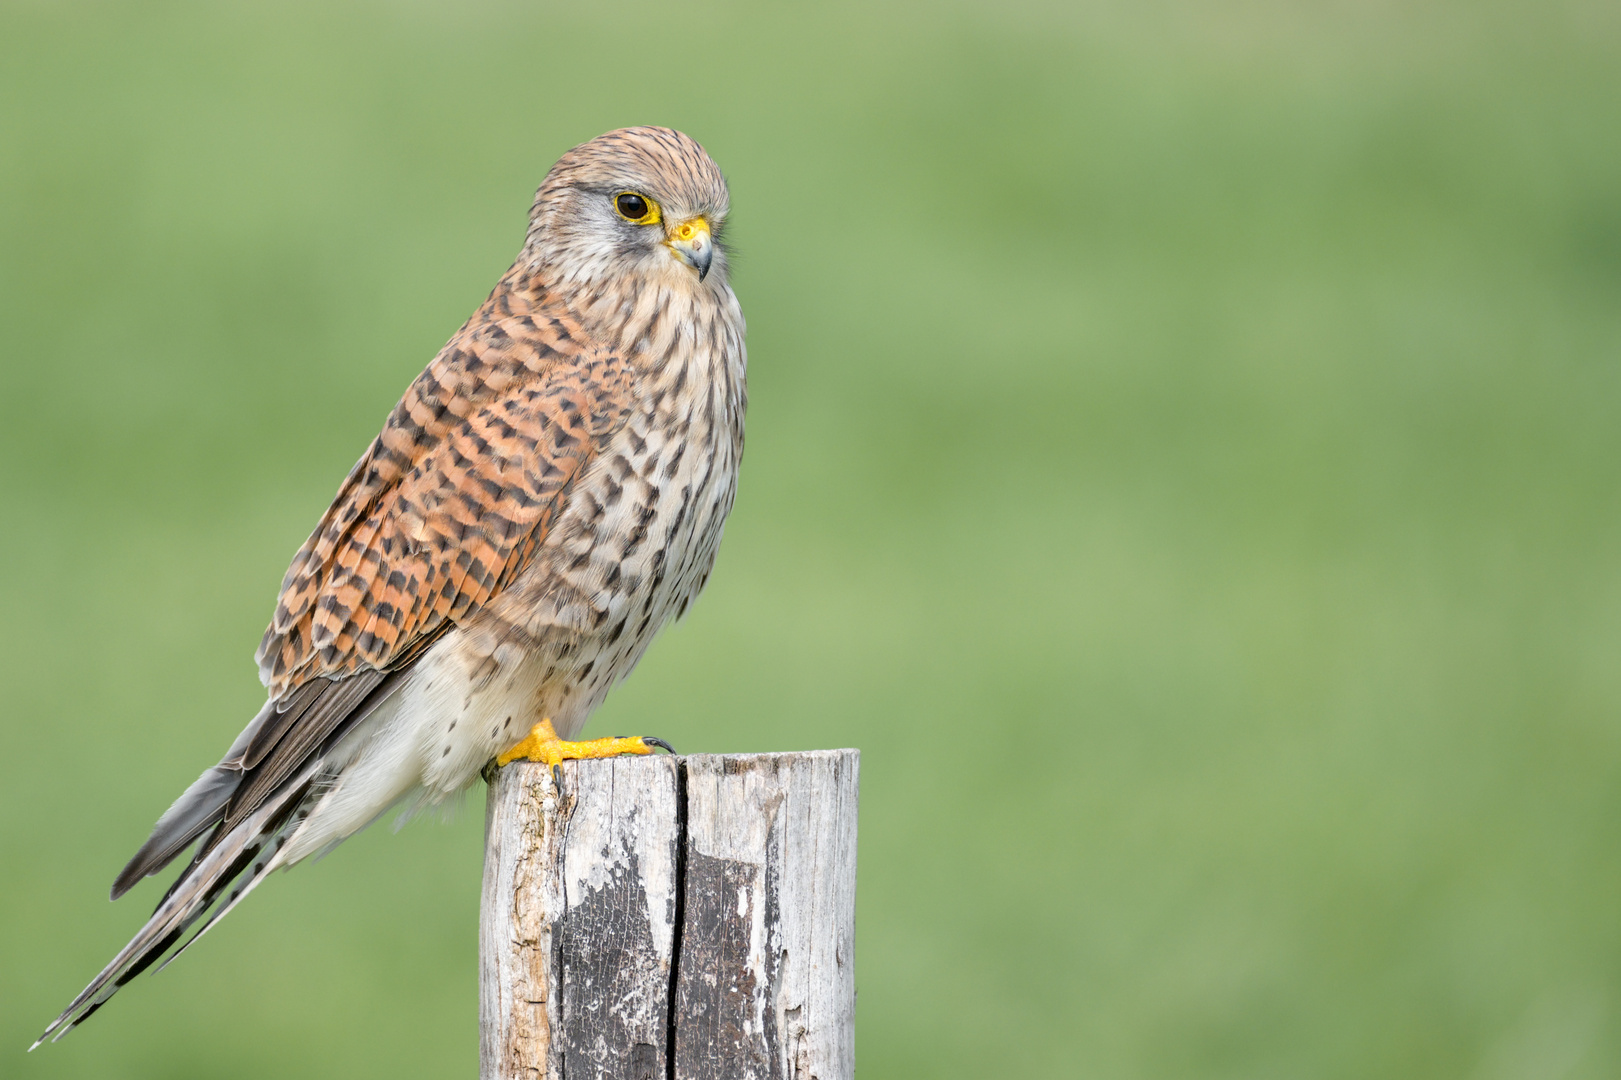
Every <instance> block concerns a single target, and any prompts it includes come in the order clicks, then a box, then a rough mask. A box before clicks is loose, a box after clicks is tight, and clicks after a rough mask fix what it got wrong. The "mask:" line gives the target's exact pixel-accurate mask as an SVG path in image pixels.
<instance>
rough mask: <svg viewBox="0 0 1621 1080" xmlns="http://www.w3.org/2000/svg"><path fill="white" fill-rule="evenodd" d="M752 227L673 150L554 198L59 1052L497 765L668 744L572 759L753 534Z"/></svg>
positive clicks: (336, 542)
mask: <svg viewBox="0 0 1621 1080" xmlns="http://www.w3.org/2000/svg"><path fill="white" fill-rule="evenodd" d="M728 206H729V196H728V193H727V187H726V180H725V177H723V176H722V175H721V172H720V169H719V168H718V167H717V166H716V164H715V163H714V161H713V160H711V159H710V157H709V155H708V154H707V153H705V152H704V149H703V148H702V147H701V146H699V145H698V144H697V143H696V142H694V141H693V140H692V139H690V138H688V137H687V136H686V135H683V134H682V133H680V132H678V131H672V130H670V129H668V128H659V127H637V128H625V129H623V130H620V131H612V132H609V133H608V134H606V135H603V136H601V137H599V138H596V139H593V140H591V141H590V142H588V143H585V144H583V145H581V146H577V147H575V148H574V149H573V150H570V151H569V152H568V153H567V154H564V155H563V157H562V159H561V160H559V161H558V162H557V164H556V165H555V166H553V167H552V170H551V171H550V172H549V173H547V175H546V179H545V181H544V182H543V183H542V184H541V186H540V190H539V191H538V192H537V193H536V195H535V202H534V206H533V208H532V209H531V210H530V213H529V231H528V235H527V237H526V238H525V240H524V244H523V248H522V250H521V251H519V253H518V258H517V261H516V262H514V263H513V264H512V268H511V269H510V270H508V271H507V272H506V273H505V274H504V275H503V276H502V278H501V280H500V281H499V282H497V283H496V286H495V290H494V291H493V292H491V293H490V297H489V299H488V300H486V301H485V302H484V303H483V304H482V305H481V306H480V307H479V309H478V310H477V311H476V312H474V313H473V317H472V318H470V319H468V320H467V323H466V325H464V326H463V327H462V328H461V329H460V330H459V331H457V332H456V334H455V336H454V337H452V338H451V339H450V341H449V343H447V344H446V345H445V347H444V348H443V349H442V350H440V352H439V355H438V356H436V357H434V359H433V362H432V363H430V364H429V365H428V367H427V369H426V370H425V371H423V373H422V374H421V375H420V376H418V377H417V379H416V381H415V382H413V383H412V384H411V386H410V387H409V388H408V389H407V390H406V392H405V396H404V397H403V398H401V399H400V402H399V404H397V405H396V406H394V410H393V411H392V412H391V413H390V414H389V416H388V420H387V422H386V423H385V424H384V425H383V430H382V433H381V434H379V435H378V436H377V438H376V439H374V440H373V441H372V444H371V446H370V447H369V448H368V449H367V450H366V452H365V454H364V455H363V456H362V457H361V459H360V461H359V462H358V463H357V464H356V465H355V467H354V469H353V470H352V471H351V472H350V473H349V476H348V479H346V480H345V481H344V482H343V485H342V486H341V487H340V488H339V489H338V494H337V497H336V498H335V499H334V500H333V502H332V506H331V507H330V508H329V509H328V510H327V512H326V514H325V515H324V516H323V517H322V518H321V521H320V523H319V524H317V525H316V527H315V531H314V532H313V533H311V534H310V538H309V539H308V540H307V541H305V543H304V546H303V547H301V548H300V549H299V551H298V553H297V554H296V555H295V556H293V563H292V566H291V567H290V568H289V569H288V571H287V576H286V578H285V579H284V580H283V582H282V587H281V595H280V597H279V598H278V600H277V602H276V611H275V616H274V617H273V618H272V619H271V622H270V628H269V629H268V630H266V631H265V635H264V640H263V641H262V642H261V643H260V645H259V651H258V662H259V674H260V678H261V679H262V680H263V682H264V684H265V687H266V689H267V690H268V692H269V700H268V701H267V702H266V703H265V706H264V708H263V709H261V710H260V711H259V714H258V715H257V716H255V717H254V718H253V720H252V721H251V722H250V723H249V724H248V726H247V727H246V728H245V729H244V730H243V732H242V734H240V735H239V736H237V739H236V741H235V742H234V743H232V744H231V748H230V749H229V750H228V751H226V754H225V757H224V758H223V759H222V760H221V761H220V763H219V764H218V765H215V766H213V767H212V768H210V769H208V770H207V771H206V772H204V773H203V775H202V776H201V777H200V778H199V779H198V780H197V782H196V783H194V784H192V785H191V787H189V788H187V789H186V791H185V793H184V794H182V795H181V796H180V798H179V799H177V800H176V801H175V803H174V805H173V806H171V807H170V808H169V809H168V811H167V812H166V813H164V814H163V816H162V817H161V818H159V819H158V823H157V825H156V826H155V827H154V828H153V830H152V835H151V837H150V838H149V839H148V840H147V841H146V843H145V844H143V845H142V846H141V849H140V850H139V851H137V852H136V853H135V857H134V858H132V859H131V860H130V862H129V865H128V866H126V867H124V869H123V872H122V873H120V874H119V875H118V879H117V880H116V881H115V882H114V883H113V889H112V895H113V899H115V900H116V899H117V898H118V897H119V896H121V895H123V894H124V893H125V892H127V891H128V890H129V888H130V887H131V886H132V885H134V884H135V883H136V882H137V881H139V880H140V879H141V878H143V877H146V876H147V875H149V874H155V873H157V872H158V871H159V870H161V869H163V867H165V866H166V865H168V864H169V862H171V861H172V860H173V859H174V858H175V857H176V856H177V855H179V854H180V853H181V852H183V851H184V850H186V849H187V848H188V847H189V846H191V845H192V844H193V843H194V842H195V843H196V849H195V852H194V853H193V855H192V857H191V859H190V861H189V862H188V863H187V864H186V866H185V869H184V870H182V871H181V873H180V876H179V877H178V878H177V879H176V880H175V882H174V884H173V885H171V886H170V887H169V891H168V893H167V894H166V895H165V896H164V898H163V901H162V902H161V903H160V904H159V905H158V908H157V910H156V911H155V912H154V913H153V915H152V917H151V918H150V919H149V920H147V922H146V925H145V926H143V927H141V930H140V932H139V933H137V934H136V935H135V937H134V939H133V940H132V941H131V942H130V943H129V944H128V945H126V946H125V947H124V949H123V950H122V951H121V952H120V953H119V954H118V955H117V956H115V957H114V958H113V960H112V963H110V964H108V965H107V967H106V968H105V969H104V970H103V971H102V972H101V974H99V975H97V976H96V977H95V979H93V980H92V981H91V983H90V985H89V986H87V987H85V989H84V992H83V993H81V994H80V995H79V996H78V997H77V998H75V999H74V1000H73V1003H72V1004H71V1005H69V1006H68V1008H67V1010H66V1011H65V1012H63V1013H62V1015H61V1016H60V1017H58V1018H57V1019H56V1020H55V1022H53V1023H52V1024H51V1025H50V1027H48V1028H47V1029H46V1030H45V1034H44V1035H42V1036H41V1041H43V1040H44V1039H45V1038H49V1037H52V1036H54V1037H56V1038H60V1037H61V1036H62V1035H63V1034H65V1033H66V1032H67V1031H69V1030H71V1029H72V1028H73V1027H74V1026H75V1025H76V1024H78V1023H80V1022H81V1021H83V1020H84V1019H85V1018H86V1017H88V1016H89V1015H90V1014H91V1013H93V1012H95V1011H96V1009H98V1008H100V1007H101V1005H102V1004H103V1003H105V1002H106V1001H107V999H108V998H109V997H111V996H112V995H113V993H114V992H116V991H117V989H118V988H119V987H120V986H122V985H123V984H124V983H126V982H128V981H129V980H130V979H131V978H133V977H134V976H135V975H137V974H138V973H140V972H141V971H142V970H144V969H145V968H146V967H148V966H149V965H150V964H152V963H153V961H155V960H157V959H158V958H160V957H161V956H162V955H163V954H164V953H165V952H167V951H168V950H169V949H170V948H171V947H172V946H174V945H176V944H177V943H178V942H179V941H180V939H181V937H182V936H183V935H184V934H185V933H186V931H187V930H188V929H189V928H191V927H192V926H193V925H194V924H196V923H197V922H198V920H199V919H201V917H202V916H203V915H204V914H205V913H207V912H209V911H210V910H212V911H213V915H212V916H211V917H210V918H209V920H208V921H207V922H206V923H204V924H203V926H202V928H201V929H200V930H198V932H197V935H194V936H193V937H192V938H191V939H190V940H189V941H187V942H186V944H185V945H182V946H181V949H184V948H186V947H187V946H189V945H190V944H191V943H192V942H194V941H195V940H196V939H197V936H200V935H201V934H202V933H203V932H204V931H206V930H207V929H208V927H209V926H211V925H213V923H214V922H215V921H216V920H218V919H219V918H220V916H222V915H224V914H225V913H226V912H228V911H230V910H231V908H232V907H234V906H235V905H236V904H237V902H239V901H240V900H241V899H242V898H243V897H244V896H246V895H247V893H248V892H249V891H251V890H252V889H253V888H254V887H255V886H256V885H257V884H258V883H259V882H260V881H262V880H263V879H264V877H265V875H267V874H268V873H270V871H272V870H276V869H279V868H281V867H286V866H291V865H293V864H294V863H297V862H299V861H300V860H302V859H305V858H308V857H309V856H311V855H315V854H318V853H320V852H323V851H326V850H328V849H329V848H331V847H332V846H334V845H335V844H337V843H339V842H340V841H342V840H343V839H344V838H345V837H347V836H350V835H351V834H353V833H355V832H356V831H358V830H360V829H362V828H364V827H365V826H366V825H367V824H368V823H369V822H371V821H372V820H373V819H374V818H376V817H377V816H378V815H380V814H381V813H383V812H384V811H385V810H387V809H388V808H389V807H391V806H395V805H400V804H404V805H407V806H420V805H433V804H436V803H441V802H443V801H445V800H447V799H450V798H453V797H455V796H456V795H458V794H459V793H460V792H462V791H463V790H464V789H466V788H467V787H468V786H470V785H471V784H472V783H473V781H474V780H475V779H476V778H477V777H478V776H479V773H480V771H481V770H482V769H484V768H485V766H486V765H487V764H488V763H490V762H491V760H492V759H494V758H499V760H500V762H501V763H502V764H504V763H506V762H507V761H508V760H511V759H513V758H514V757H519V756H522V757H528V758H529V759H530V760H536V761H549V762H552V763H553V764H555V763H556V762H557V761H559V760H562V759H563V758H569V757H598V756H605V755H609V754H615V753H627V752H628V753H644V754H645V753H651V752H652V747H653V746H654V745H663V744H661V743H659V742H658V740H656V739H597V740H593V741H591V742H587V743H575V742H566V741H563V740H567V739H569V738H571V737H572V736H573V735H574V734H575V733H577V732H578V731H579V730H580V728H581V727H583V726H584V724H585V722H586V719H587V718H588V717H589V716H590V715H591V713H592V711H593V710H594V709H596V707H597V706H598V705H600V704H601V703H602V700H603V698H604V697H605V696H606V695H607V693H608V691H609V689H610V688H612V687H613V686H614V684H616V683H617V682H619V680H621V679H623V678H624V677H625V676H626V675H627V674H629V673H630V670H631V668H633V667H634V666H635V665H636V661H637V660H639V659H640V658H641V656H642V653H643V652H644V651H645V650H646V648H647V646H648V644H649V642H651V641H652V640H653V637H654V635H655V634H657V633H658V631H659V629H660V628H661V627H663V626H664V624H665V623H667V622H669V621H670V620H671V619H673V618H678V617H679V616H681V615H682V614H683V613H684V612H685V611H686V609H687V605H688V604H690V603H691V602H692V600H693V598H694V597H696V596H697V595H698V592H699V591H700V590H701V589H702V588H703V587H704V583H705V581H707V580H708V577H709V572H710V569H711V567H712V566H713V565H714V561H715V552H716V549H717V548H718V547H719V545H720V539H721V530H722V527H723V526H724V524H725V521H726V515H727V513H728V512H729V511H730V510H731V507H732V499H733V495H734V494H735V492H736V489H737V470H738V462H739V460H740V459H741V457H742V454H743V412H744V408H745V405H746V403H747V395H746V391H745V388H744V369H745V365H746V356H745V352H744V346H743V334H744V325H743V313H742V311H741V309H740V308H739V307H738V303H737V297H736V296H735V295H734V294H733V292H732V289H731V285H730V284H729V283H728V281H727V266H726V252H725V249H724V248H723V247H722V246H721V244H720V236H721V231H722V228H723V226H724V225H725V222H726V215H727V210H728ZM666 749H667V747H666ZM503 751H505V753H503ZM179 951H180V950H176V951H175V953H174V954H173V955H178V954H179ZM173 955H171V957H170V959H173ZM35 1045H36V1046H37V1045H38V1043H35Z"/></svg>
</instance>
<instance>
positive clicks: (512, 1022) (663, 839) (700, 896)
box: [479, 750, 860, 1080]
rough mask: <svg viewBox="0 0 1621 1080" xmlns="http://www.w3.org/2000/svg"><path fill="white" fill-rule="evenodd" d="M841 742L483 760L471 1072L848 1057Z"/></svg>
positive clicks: (675, 1071) (805, 1076)
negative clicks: (784, 749) (501, 763)
mask: <svg viewBox="0 0 1621 1080" xmlns="http://www.w3.org/2000/svg"><path fill="white" fill-rule="evenodd" d="M859 762H860V757H859V754H857V752H856V751H854V750H831V751H816V752H812V753H803V754H761V755H738V756H696V757H687V758H669V757H659V758H617V759H613V760H609V761H590V762H568V763H566V764H565V765H564V766H563V767H562V770H561V773H562V792H561V794H559V792H558V791H557V789H556V788H554V787H553V784H552V778H551V773H550V771H549V770H547V769H546V768H544V767H543V766H539V765H530V764H522V763H520V764H516V765H512V766H509V767H507V768H505V769H502V770H500V772H499V773H498V774H497V775H496V777H495V779H494V782H493V784H492V787H491V790H490V795H489V808H488V816H487V835H486V851H485V866H484V898H483V904H484V910H483V918H482V922H481V925H480V930H479V950H480V967H481V972H480V975H481V987H480V1003H479V1005H480V1008H479V1013H480V1023H481V1028H482V1040H481V1072H480V1075H481V1076H482V1077H484V1078H485V1080H509V1078H511V1080H517V1078H523V1080H578V1078H580V1077H603V1078H606V1080H619V1078H622V1077H623V1078H635V1080H654V1078H680V1080H711V1078H734V1077H735V1078H739V1080H743V1078H749V1080H752V1078H756V1077H759V1078H771V1080H811V1078H816V1080H849V1078H850V1077H852V1076H853V1075H854V1041H855V1039H854V1036H855V1026H854V1010H855V981H854V967H853V960H854V957H853V947H854V939H855V869H856V813H857V792H858V783H859V775H858V773H859Z"/></svg>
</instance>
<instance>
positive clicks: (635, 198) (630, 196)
mask: <svg viewBox="0 0 1621 1080" xmlns="http://www.w3.org/2000/svg"><path fill="white" fill-rule="evenodd" d="M614 209H616V210H618V211H619V214H620V216H621V217H623V218H624V219H625V220H627V221H635V222H638V223H644V222H646V220H647V218H648V216H649V215H651V214H652V213H653V208H652V207H651V206H650V205H648V201H647V200H646V199H644V198H643V197H642V196H640V195H638V194H636V193H635V192H634V191H626V192H623V193H621V194H620V195H619V196H618V197H616V198H615V199H614Z"/></svg>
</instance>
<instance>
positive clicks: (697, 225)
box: [670, 217, 709, 243]
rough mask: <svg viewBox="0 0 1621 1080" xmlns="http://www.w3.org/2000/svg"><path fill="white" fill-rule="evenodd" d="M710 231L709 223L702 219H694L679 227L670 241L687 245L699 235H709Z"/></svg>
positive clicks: (671, 235) (672, 234)
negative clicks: (702, 233)
mask: <svg viewBox="0 0 1621 1080" xmlns="http://www.w3.org/2000/svg"><path fill="white" fill-rule="evenodd" d="M708 231H709V222H707V221H705V220H704V219H703V218H701V217H700V218H693V219H692V220H691V221H683V222H682V223H681V224H680V225H677V226H676V227H675V230H674V231H673V232H672V233H671V234H670V239H672V240H676V241H679V242H681V243H686V242H687V241H689V240H691V239H692V238H693V237H694V236H697V235H698V234H699V233H701V232H704V233H707V232H708Z"/></svg>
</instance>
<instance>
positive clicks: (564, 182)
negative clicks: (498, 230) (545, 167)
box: [524, 127, 729, 289]
mask: <svg viewBox="0 0 1621 1080" xmlns="http://www.w3.org/2000/svg"><path fill="white" fill-rule="evenodd" d="M728 207H729V196H728V194H727V190H726V178H725V177H724V176H722V175H721V171H720V167H719V166H717V165H716V164H715V162H714V161H713V160H712V159H711V158H710V156H709V155H708V154H707V153H705V152H704V148H703V147H701V146H699V145H698V144H697V143H696V142H694V141H693V140H692V139H690V138H688V137H687V136H686V135H683V134H682V133H681V132H679V131H672V130H671V129H669V128H661V127H633V128H621V129H620V130H618V131H610V132H608V134H606V135H601V136H598V137H597V138H595V139H592V140H591V141H590V142H588V143H583V144H582V145H580V146H576V147H575V148H574V149H573V150H570V151H569V152H568V153H566V154H564V155H563V157H562V158H561V159H560V160H559V161H558V162H557V164H556V165H554V166H552V170H551V172H549V173H547V174H546V180H545V182H544V183H542V184H541V185H540V190H539V191H538V192H537V193H536V194H535V205H534V208H533V209H532V210H531V211H530V213H529V236H528V239H527V240H526V241H525V244H524V250H525V254H526V255H527V256H528V258H529V260H530V262H531V264H532V265H533V266H534V267H535V268H536V269H538V270H540V271H542V272H543V273H544V274H545V276H546V277H547V278H548V279H550V280H552V281H554V282H556V283H558V284H561V285H565V286H567V285H579V286H593V285H597V286H600V285H602V284H605V283H612V282H615V281H624V280H627V279H637V280H641V281H646V282H650V283H659V284H665V285H669V286H671V287H673V288H678V289H699V288H708V289H721V288H724V286H725V283H726V251H725V249H724V248H723V247H722V246H721V243H720V236H721V230H722V228H723V227H724V226H725V223H726V213H727V210H728Z"/></svg>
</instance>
